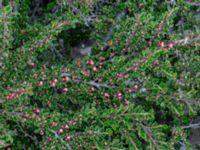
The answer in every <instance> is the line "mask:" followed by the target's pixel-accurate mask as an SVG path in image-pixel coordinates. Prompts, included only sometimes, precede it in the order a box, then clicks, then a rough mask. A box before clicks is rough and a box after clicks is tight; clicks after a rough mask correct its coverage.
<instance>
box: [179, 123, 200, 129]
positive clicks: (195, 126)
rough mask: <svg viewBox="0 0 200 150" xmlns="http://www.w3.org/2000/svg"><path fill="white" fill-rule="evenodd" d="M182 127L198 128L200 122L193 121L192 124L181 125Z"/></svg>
mask: <svg viewBox="0 0 200 150" xmlns="http://www.w3.org/2000/svg"><path fill="white" fill-rule="evenodd" d="M181 128H182V129H188V128H193V129H195V128H200V122H199V123H194V124H190V125H188V126H181Z"/></svg>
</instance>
